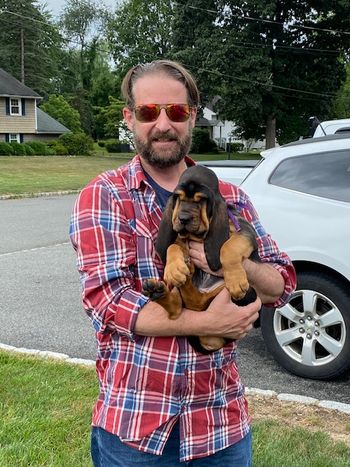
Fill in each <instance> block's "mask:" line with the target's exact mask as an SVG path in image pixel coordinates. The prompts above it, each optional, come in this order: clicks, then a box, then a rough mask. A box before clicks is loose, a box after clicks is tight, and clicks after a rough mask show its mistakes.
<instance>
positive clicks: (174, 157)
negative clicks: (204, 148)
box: [134, 128, 192, 169]
mask: <svg viewBox="0 0 350 467" xmlns="http://www.w3.org/2000/svg"><path fill="white" fill-rule="evenodd" d="M154 141H171V142H173V143H176V144H174V145H173V147H172V148H169V149H165V148H163V149H162V148H153V147H152V143H153V142H154ZM134 143H135V148H136V150H137V153H138V154H140V156H141V157H142V158H143V159H144V160H145V161H146V162H148V164H149V165H150V166H152V167H155V168H157V169H165V168H169V167H173V166H174V165H177V164H178V163H179V162H181V161H182V160H183V159H184V158H185V156H186V155H187V154H188V152H189V150H190V147H191V143H192V128H189V129H188V132H187V134H186V135H185V136H184V137H183V138H180V137H179V136H178V135H177V134H176V133H173V132H171V131H166V132H162V131H155V132H154V133H153V134H152V135H151V136H150V137H149V138H148V139H147V140H143V139H141V138H140V137H139V136H138V135H137V132H136V131H135V130H134Z"/></svg>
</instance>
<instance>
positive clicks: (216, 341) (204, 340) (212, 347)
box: [199, 337, 225, 352]
mask: <svg viewBox="0 0 350 467" xmlns="http://www.w3.org/2000/svg"><path fill="white" fill-rule="evenodd" d="M199 342H200V344H201V346H202V347H203V348H204V349H205V350H207V351H208V352H215V351H216V350H219V349H221V348H222V347H223V346H224V345H225V339H224V338H222V337H200V338H199Z"/></svg>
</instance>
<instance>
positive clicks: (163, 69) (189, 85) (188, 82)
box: [121, 60, 199, 109]
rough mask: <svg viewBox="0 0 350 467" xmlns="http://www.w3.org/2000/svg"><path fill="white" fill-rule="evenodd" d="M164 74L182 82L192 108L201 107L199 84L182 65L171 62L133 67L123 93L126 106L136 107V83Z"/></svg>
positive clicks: (125, 81)
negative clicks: (144, 78) (147, 77)
mask: <svg viewBox="0 0 350 467" xmlns="http://www.w3.org/2000/svg"><path fill="white" fill-rule="evenodd" d="M158 73H159V74H160V73H163V74H165V75H167V76H169V77H170V78H173V79H175V80H177V81H180V82H181V83H182V84H183V85H184V86H185V88H186V89H187V97H188V103H189V105H190V106H191V107H198V105H199V91H198V88H197V84H196V82H195V80H194V78H193V76H192V75H191V73H189V72H188V71H187V70H186V69H185V68H184V67H183V66H182V65H180V63H178V62H173V61H171V60H154V61H153V62H149V63H141V64H139V65H136V66H134V67H132V68H131V69H130V70H129V71H128V72H127V74H126V75H125V77H124V79H123V82H122V85H121V91H122V95H123V98H124V100H125V103H126V105H127V106H128V107H129V108H131V109H132V108H133V107H134V104H135V102H134V96H133V87H134V85H135V82H136V81H137V80H138V79H139V78H141V77H143V76H145V75H151V74H158Z"/></svg>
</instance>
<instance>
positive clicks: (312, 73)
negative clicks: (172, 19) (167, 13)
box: [173, 0, 350, 147]
mask: <svg viewBox="0 0 350 467" xmlns="http://www.w3.org/2000/svg"><path fill="white" fill-rule="evenodd" d="M181 3H184V2H177V3H176V5H177V6H176V9H181V8H184V6H183V5H180V4H181ZM203 3H204V2H201V1H199V0H197V1H196V2H191V5H194V6H196V5H201V6H198V8H200V10H199V11H200V12H201V14H200V15H197V21H198V22H200V23H199V24H197V28H196V34H195V37H193V38H192V41H191V42H189V43H187V45H186V50H187V53H188V58H187V59H186V60H188V61H189V63H198V62H199V63H202V64H203V65H202V69H203V68H204V69H206V72H205V73H204V72H202V73H201V74H199V72H196V73H195V74H196V76H199V82H200V86H201V87H203V89H205V90H206V93H207V95H208V96H210V94H211V97H213V96H215V95H218V96H220V98H221V99H219V100H218V103H217V110H218V111H219V113H220V114H221V117H222V118H225V117H226V118H227V119H229V120H233V121H235V123H237V124H238V125H239V127H240V129H241V135H242V136H244V137H246V138H255V139H257V138H261V137H264V136H266V139H267V146H268V147H270V146H273V145H274V142H275V137H276V136H278V138H279V141H281V142H283V141H285V140H288V139H289V140H290V139H294V138H295V137H297V136H299V135H301V134H302V133H303V132H305V131H306V129H307V125H306V122H307V118H308V117H309V116H310V115H315V114H316V115H319V116H320V117H324V116H326V115H327V114H328V113H329V111H330V107H331V104H332V100H333V98H334V95H335V93H336V92H337V90H338V89H339V87H340V85H341V83H342V80H343V79H344V76H345V73H344V61H343V60H341V58H342V56H343V54H344V51H345V50H346V48H348V47H349V42H348V36H347V35H345V34H341V33H339V32H333V33H329V32H327V31H326V30H329V29H332V30H339V29H340V30H342V29H343V30H344V31H347V30H349V28H348V29H346V28H347V27H348V23H349V16H350V15H349V11H350V6H349V5H348V2H344V0H335V1H333V2H329V1H327V0H320V1H316V0H307V1H304V2H295V1H292V0H277V1H276V0H269V1H262V0H254V1H253V0H246V1H245V2H244V3H242V2H237V1H236V0H215V1H213V2H211V7H210V8H207V7H204V6H203ZM178 16H180V15H178ZM209 17H210V18H211V19H210V21H211V24H212V25H213V24H214V25H215V28H214V31H212V32H211V42H212V43H211V47H207V46H205V45H204V47H201V40H200V37H199V36H200V34H201V30H202V28H201V24H204V28H203V29H204V31H205V35H204V36H202V37H203V38H204V40H205V39H206V37H207V35H208V32H207V31H208V18H209ZM184 23H186V16H184V19H183V21H182V22H180V24H178V25H177V29H176V30H174V31H173V37H178V35H179V32H180V31H181V29H183V28H185V27H186V24H184ZM322 29H324V30H322ZM330 37H331V38H332V40H331V41H330ZM204 44H205V42H204ZM203 49H204V50H206V51H207V55H206V57H205V55H204V53H203ZM213 76H214V77H215V80H213ZM210 89H211V91H210ZM208 90H209V91H208Z"/></svg>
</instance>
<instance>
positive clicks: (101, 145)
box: [97, 141, 106, 148]
mask: <svg viewBox="0 0 350 467" xmlns="http://www.w3.org/2000/svg"><path fill="white" fill-rule="evenodd" d="M97 144H98V145H99V146H100V148H104V147H105V144H106V141H98V142H97Z"/></svg>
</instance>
